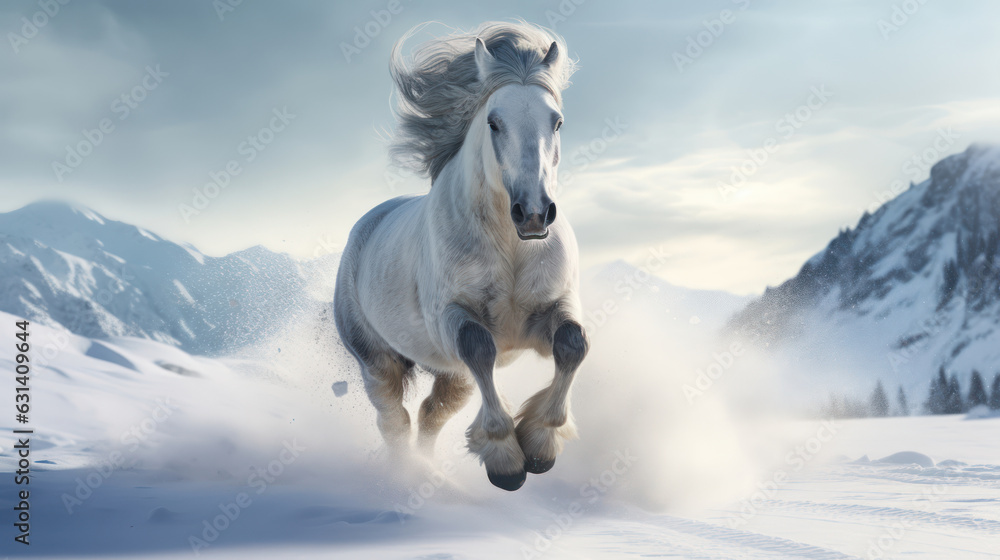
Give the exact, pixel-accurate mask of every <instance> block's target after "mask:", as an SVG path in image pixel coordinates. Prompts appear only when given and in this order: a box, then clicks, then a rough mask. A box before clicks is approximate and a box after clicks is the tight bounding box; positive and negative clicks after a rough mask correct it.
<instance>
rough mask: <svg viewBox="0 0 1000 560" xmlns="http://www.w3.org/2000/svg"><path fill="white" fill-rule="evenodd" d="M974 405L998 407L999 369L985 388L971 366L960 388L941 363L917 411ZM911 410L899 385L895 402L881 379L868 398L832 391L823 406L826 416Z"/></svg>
mask: <svg viewBox="0 0 1000 560" xmlns="http://www.w3.org/2000/svg"><path fill="white" fill-rule="evenodd" d="M977 406H986V407H989V409H990V410H1000V373H996V374H995V375H994V376H993V381H992V382H991V383H990V389H989V391H987V389H986V383H985V382H984V381H983V376H982V375H981V374H980V373H979V372H978V371H976V370H973V371H972V376H971V377H970V378H969V388H968V390H967V391H963V390H962V385H961V383H959V381H958V376H957V375H956V374H955V373H952V374H951V375H950V376H949V375H948V374H946V373H945V371H944V368H943V367H942V368H941V369H939V370H938V374H937V376H935V377H934V378H933V379H932V380H931V386H930V390H929V391H928V393H927V399H926V400H925V401H924V402H923V403H922V405H921V407H920V410H918V412H922V413H924V414H961V413H964V412H968V411H969V410H971V409H973V408H975V407H977ZM913 412H914V411H913V410H912V409H911V407H910V403H909V400H908V399H907V397H906V391H904V390H903V387H902V386H900V387H899V390H898V391H897V392H896V398H895V402H892V400H891V399H890V398H889V395H888V394H887V393H886V391H885V387H884V386H883V385H882V381H881V380H880V381H878V382H876V383H875V388H874V389H873V390H872V392H871V395H870V396H869V397H868V399H859V398H852V397H844V396H838V395H831V396H830V400H829V402H828V403H827V404H826V405H825V407H824V410H823V415H824V416H825V417H828V418H869V417H875V418H877V417H885V416H909V415H910V414H911V413H913Z"/></svg>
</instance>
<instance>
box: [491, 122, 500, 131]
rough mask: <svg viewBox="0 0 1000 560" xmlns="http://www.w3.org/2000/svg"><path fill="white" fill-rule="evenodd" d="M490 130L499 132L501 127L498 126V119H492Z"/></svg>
mask: <svg viewBox="0 0 1000 560" xmlns="http://www.w3.org/2000/svg"><path fill="white" fill-rule="evenodd" d="M490 130H492V131H493V132H497V131H499V130H500V127H499V126H497V122H496V121H490Z"/></svg>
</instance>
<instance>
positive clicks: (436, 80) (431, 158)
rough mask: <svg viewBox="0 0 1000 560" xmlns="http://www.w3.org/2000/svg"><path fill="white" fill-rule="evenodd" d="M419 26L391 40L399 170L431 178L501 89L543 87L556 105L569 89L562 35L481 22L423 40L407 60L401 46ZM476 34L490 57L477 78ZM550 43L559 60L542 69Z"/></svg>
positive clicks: (520, 25) (395, 151) (394, 154)
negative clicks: (485, 70) (466, 29)
mask: <svg viewBox="0 0 1000 560" xmlns="http://www.w3.org/2000/svg"><path fill="white" fill-rule="evenodd" d="M422 27H423V26H417V27H414V28H413V29H411V30H410V31H408V32H407V33H406V34H405V35H403V37H402V38H401V39H400V40H399V41H397V42H396V45H395V46H394V47H393V49H392V58H391V60H390V62H389V72H390V73H391V74H392V79H393V81H394V82H395V84H396V91H397V94H398V98H397V103H396V110H395V112H396V119H397V128H396V131H395V135H394V138H393V142H392V146H391V148H390V154H391V156H392V158H393V160H394V162H395V163H397V164H398V165H401V166H404V167H409V168H412V169H414V170H416V171H418V172H420V173H421V174H424V175H430V177H431V179H432V180H433V179H436V178H437V176H438V174H439V173H441V170H442V169H443V168H444V166H445V164H446V163H448V160H450V159H451V158H452V157H454V156H455V154H456V153H458V151H459V149H460V148H461V147H462V141H463V140H464V139H465V134H466V132H467V131H468V128H469V125H470V123H471V122H472V118H473V117H474V116H475V115H476V113H477V112H478V111H479V109H480V108H481V107H482V106H483V104H484V103H486V100H487V99H488V98H489V96H490V95H491V94H492V93H493V92H494V91H496V90H497V89H499V88H500V87H502V86H505V85H507V84H523V85H538V86H542V87H544V88H545V89H547V90H548V91H549V92H550V93H551V94H552V96H553V97H554V98H555V100H556V103H557V104H559V106H562V95H561V92H562V90H563V89H565V88H566V86H568V85H569V77H570V75H571V74H572V73H573V70H574V69H575V68H574V67H575V63H574V62H573V61H572V60H571V59H570V58H569V57H568V56H567V55H566V54H565V53H566V46H565V42H564V41H563V39H562V37H559V36H558V35H556V34H555V33H553V32H552V31H549V30H547V29H545V28H543V27H540V26H537V25H533V24H529V23H525V22H523V21H522V22H516V23H506V22H487V23H484V24H482V25H480V26H479V28H477V29H475V30H473V31H471V32H468V33H465V32H457V33H454V34H452V35H449V36H446V37H440V38H436V39H432V40H430V41H428V42H426V43H423V44H422V45H420V46H419V47H417V48H416V49H415V50H414V52H413V56H412V59H411V60H406V59H405V58H404V56H403V54H402V50H403V44H404V43H405V42H406V40H407V39H409V38H410V37H411V36H413V35H414V34H415V33H416V32H417V31H418V30H419V29H421V28H422ZM477 37H478V38H480V39H482V40H483V42H484V43H485V44H486V49H487V50H488V51H489V52H490V54H492V55H493V59H494V62H493V64H492V68H490V71H489V73H488V75H487V76H486V78H485V80H483V81H480V80H479V69H478V68H477V66H476V60H475V54H474V52H475V46H476V38H477ZM553 42H556V43H557V44H558V45H559V53H560V56H559V58H558V59H557V60H556V61H554V62H553V63H552V64H551V65H545V64H542V60H543V59H544V58H545V54H546V52H548V49H549V46H550V45H551V44H552V43H553Z"/></svg>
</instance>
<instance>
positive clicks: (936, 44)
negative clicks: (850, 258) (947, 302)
mask: <svg viewBox="0 0 1000 560" xmlns="http://www.w3.org/2000/svg"><path fill="white" fill-rule="evenodd" d="M62 2H66V3H65V5H63V4H62ZM46 9H47V10H48V12H49V13H51V14H53V15H49V13H46V12H45V10H46ZM513 18H523V19H525V20H527V21H530V22H534V23H538V24H541V25H545V26H547V27H550V28H552V29H554V30H555V31H556V32H557V33H559V34H560V35H562V36H563V37H565V39H566V42H567V44H568V47H569V53H570V55H571V56H573V57H574V58H575V59H577V60H578V61H579V67H580V68H579V71H578V72H577V73H576V74H575V75H574V77H573V84H572V85H571V86H570V88H569V89H568V90H566V91H565V92H564V101H565V107H564V114H565V124H564V126H563V129H562V141H563V148H562V149H563V159H562V163H561V165H560V181H561V186H560V190H559V193H558V196H557V198H556V200H557V201H558V202H559V208H560V218H561V219H562V218H563V217H566V219H569V220H570V222H571V223H572V224H573V227H574V230H575V231H576V234H577V237H578V239H579V240H580V251H581V262H582V265H583V266H584V267H592V266H599V265H601V264H602V263H606V262H609V261H613V260H615V259H624V260H626V261H628V262H631V263H633V264H635V265H637V266H640V265H644V263H646V262H647V260H648V259H647V256H649V255H650V254H651V252H655V253H657V254H659V255H667V256H666V258H664V259H663V260H662V265H659V266H657V267H656V268H655V270H652V272H654V273H656V274H658V275H659V276H661V277H663V278H664V279H666V280H668V281H669V282H671V283H674V284H677V285H681V286H686V287H691V288H702V289H721V290H729V291H732V292H735V293H739V294H751V293H759V292H761V291H763V289H764V288H765V287H766V286H768V285H776V284H779V283H781V282H782V281H783V280H785V279H787V278H789V277H790V276H792V275H794V274H795V273H796V272H797V271H798V269H799V268H800V267H801V265H802V263H804V262H805V261H806V260H807V259H808V258H809V257H810V256H811V255H813V254H815V253H816V252H818V251H820V250H821V249H822V248H823V247H824V246H825V245H826V243H827V242H828V241H829V240H830V239H831V238H833V237H834V236H835V235H836V234H837V232H838V231H839V230H840V229H842V228H845V227H851V226H853V225H854V224H856V223H857V220H858V219H859V218H860V216H861V214H862V212H864V211H865V210H872V209H874V208H877V206H878V205H879V204H880V203H882V202H884V201H885V200H887V199H888V198H891V197H892V196H895V195H896V194H898V193H899V192H901V190H902V189H904V188H906V186H907V185H908V184H909V183H910V182H911V181H915V182H920V181H922V180H924V179H925V178H926V177H927V175H928V171H929V167H930V165H931V164H932V163H933V162H934V161H937V160H938V159H940V158H941V157H944V156H946V155H949V154H953V153H957V152H960V151H963V150H964V149H965V148H966V147H968V145H969V144H971V143H973V142H985V143H998V142H1000V34H998V33H996V25H995V22H996V21H997V20H998V19H1000V3H997V2H993V1H988V0H951V1H949V2H945V1H944V0H923V1H920V0H905V1H900V0H895V1H893V0H864V1H861V0H859V1H846V0H845V1H838V2H826V3H817V2H801V1H796V0H774V1H763V0H761V1H756V0H713V1H704V2H697V3H695V2H690V1H683V2H682V1H672V2H671V1H660V2H622V1H616V2H609V1H600V0H540V1H538V0H536V1H527V0H524V1H513V2H490V3H469V2H457V1H435V0H427V1H420V0H376V1H367V2H361V1H355V2H350V3H348V2H336V3H335V2H320V1H287V2H281V3H278V2H264V1H262V0H242V1H239V0H215V1H213V0H178V1H172V2H169V3H168V2H153V1H112V0H103V1H102V0H93V1H86V0H16V1H10V2H4V3H3V4H2V6H0V32H2V33H3V35H4V40H3V43H2V44H0V76H2V78H0V212H2V211H9V210H13V209H16V208H19V207H21V206H23V205H25V204H28V203H30V202H32V201H35V200H39V199H62V200H68V201H72V202H74V203H77V204H81V205H85V206H88V207H90V208H92V209H94V210H96V211H98V212H100V213H102V214H104V215H105V216H107V217H109V218H112V219H117V220H121V221H125V222H129V223H133V224H136V225H139V226H142V227H144V228H146V229H149V230H152V231H154V232H156V233H158V234H159V235H161V236H163V237H166V238H168V239H171V240H173V241H177V242H187V243H190V244H192V245H194V246H196V247H197V248H199V249H200V250H201V251H203V252H205V253H207V254H210V255H223V254H226V253H229V252H232V251H236V250H240V249H244V248H247V247H250V246H253V245H258V244H262V245H264V246H266V247H268V248H270V249H272V250H275V251H284V252H288V253H290V254H292V255H295V256H297V257H301V258H310V257H313V256H319V255H323V254H326V253H329V252H334V251H339V250H340V248H341V247H342V246H343V244H344V242H345V241H346V239H347V235H348V232H349V231H350V228H351V226H352V225H353V223H354V222H355V221H356V220H357V219H358V218H359V217H360V216H362V215H363V214H364V213H365V212H366V211H367V210H368V209H369V208H371V207H373V206H375V205H376V204H378V203H380V202H382V201H383V200H386V199H388V198H392V197H394V196H399V195H402V194H408V193H419V192H426V191H427V189H428V188H429V186H430V184H429V181H428V180H426V179H422V178H419V177H414V176H412V175H408V174H406V173H403V172H399V171H394V170H392V169H390V168H389V166H388V164H389V162H388V157H387V154H386V147H387V140H386V138H387V137H388V135H389V134H390V132H391V130H392V126H393V120H392V112H391V99H390V94H391V92H392V85H391V82H390V79H389V73H388V57H389V52H390V49H391V48H392V45H393V43H394V42H395V41H396V40H397V39H398V38H399V37H400V36H401V35H403V34H404V33H405V32H406V31H407V30H409V29H410V28H411V27H413V26H415V25H418V24H420V23H423V22H428V21H432V22H438V23H434V24H431V25H428V26H427V27H425V28H424V29H423V31H421V33H418V34H417V35H416V36H415V38H414V44H415V43H416V42H419V41H420V40H421V38H427V37H430V36H433V35H440V34H446V33H448V32H450V30H452V29H454V28H458V29H470V28H473V27H475V26H476V25H478V24H479V23H481V22H483V21H488V20H510V19H513ZM231 162H233V163H231ZM227 168H228V169H227ZM209 184H212V185H220V187H219V188H215V187H214V186H208V185H209ZM221 185H224V188H223V187H221ZM206 186H208V188H207V189H206ZM213 188H215V190H214V191H213V190H212V189H213ZM216 191H217V192H216ZM198 193H200V194H198ZM206 193H209V194H212V193H215V196H213V197H212V198H210V199H209V198H208V197H207V196H206V197H205V198H199V196H201V195H204V194H206ZM184 206H187V207H190V208H192V209H196V210H198V211H197V213H192V212H190V211H188V212H185V211H184V210H182V208H183V207H184ZM656 262H657V263H659V262H661V261H656Z"/></svg>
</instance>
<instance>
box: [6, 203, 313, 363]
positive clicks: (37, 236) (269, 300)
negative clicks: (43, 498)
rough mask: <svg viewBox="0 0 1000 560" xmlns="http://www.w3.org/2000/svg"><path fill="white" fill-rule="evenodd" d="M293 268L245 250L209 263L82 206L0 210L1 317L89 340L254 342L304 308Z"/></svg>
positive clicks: (286, 260) (216, 347) (304, 280)
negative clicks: (19, 318)
mask: <svg viewBox="0 0 1000 560" xmlns="http://www.w3.org/2000/svg"><path fill="white" fill-rule="evenodd" d="M330 261H331V259H326V260H323V261H314V262H312V263H306V264H303V263H299V262H297V261H295V260H294V259H292V258H291V257H289V256H288V255H285V254H277V253H272V252H270V251H268V250H267V249H264V248H263V247H252V248H250V249H246V250H244V251H239V252H236V253H232V254H230V255H226V256H225V257H221V258H216V257H210V256H206V255H203V254H202V253H200V252H198V251H197V250H196V249H194V248H192V247H186V246H181V245H178V244H176V243H172V242H170V241H167V240H165V239H162V238H160V237H159V236H157V235H156V234H153V233H151V232H149V231H146V230H144V229H142V228H138V227H136V226H133V225H129V224H125V223H121V222H116V221H113V220H108V219H106V218H104V217H103V216H101V215H100V214H98V213H96V212H94V211H92V210H89V209H86V208H81V207H76V206H72V205H69V204H65V203H59V202H39V203H34V204H31V205H28V206H26V207H24V208H21V209H19V210H15V211H13V212H8V213H6V214H0V311H5V312H7V313H11V314H14V315H18V316H22V317H26V318H28V319H31V320H32V321H34V322H37V323H41V324H45V325H49V326H55V325H61V326H63V327H65V328H66V329H68V330H69V331H71V332H73V333H75V334H78V335H82V336H86V337H90V338H107V337H112V336H134V337H143V338H150V339H153V340H156V341H160V342H164V343H167V344H171V345H175V346H179V347H181V348H183V349H185V350H187V351H188V352H195V353H221V352H225V351H231V350H234V349H236V348H240V347H243V346H245V345H248V344H251V343H253V342H256V341H259V340H261V339H262V338H263V337H266V336H268V335H270V334H273V332H274V330H275V329H278V328H281V327H282V326H283V325H286V324H287V322H288V320H289V319H291V318H292V317H294V316H295V314H297V313H299V312H301V311H302V310H303V309H304V308H305V307H306V306H308V305H309V304H310V303H312V300H311V298H310V296H309V291H308V288H309V278H311V277H312V273H313V272H316V270H317V269H318V268H321V267H323V266H325V265H326V264H329V262H330Z"/></svg>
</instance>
